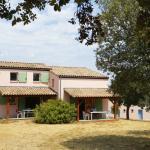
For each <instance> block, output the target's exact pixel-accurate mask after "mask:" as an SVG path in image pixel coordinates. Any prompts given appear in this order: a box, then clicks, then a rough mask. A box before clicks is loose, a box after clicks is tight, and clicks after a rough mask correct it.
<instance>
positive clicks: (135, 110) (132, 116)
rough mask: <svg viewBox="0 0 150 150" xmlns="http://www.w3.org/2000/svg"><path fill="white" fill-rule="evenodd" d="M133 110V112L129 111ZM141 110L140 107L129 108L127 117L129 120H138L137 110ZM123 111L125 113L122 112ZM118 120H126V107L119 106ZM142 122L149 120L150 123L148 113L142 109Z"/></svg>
mask: <svg viewBox="0 0 150 150" xmlns="http://www.w3.org/2000/svg"><path fill="white" fill-rule="evenodd" d="M132 109H133V112H132V111H131V110H132ZM139 109H141V108H140V107H138V106H131V107H130V110H129V115H130V119H133V120H139V117H138V110H139ZM124 110H125V112H124ZM120 118H124V119H125V118H126V106H123V105H122V106H121V107H120ZM143 120H149V121H150V111H149V112H147V111H146V110H145V108H144V109H143Z"/></svg>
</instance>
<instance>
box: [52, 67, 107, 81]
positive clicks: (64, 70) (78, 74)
mask: <svg viewBox="0 0 150 150" xmlns="http://www.w3.org/2000/svg"><path fill="white" fill-rule="evenodd" d="M51 68H52V70H51V72H53V73H54V74H56V75H57V76H59V77H64V78H82V77H83V78H103V79H108V77H106V76H104V75H102V74H100V73H99V72H96V71H93V70H90V69H88V68H86V67H60V66H52V67H51Z"/></svg>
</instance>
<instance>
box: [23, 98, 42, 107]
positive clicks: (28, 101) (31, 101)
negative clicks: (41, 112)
mask: <svg viewBox="0 0 150 150" xmlns="http://www.w3.org/2000/svg"><path fill="white" fill-rule="evenodd" d="M39 104H40V97H38V96H37V97H36V96H35V97H34V96H33V97H26V98H25V108H30V109H34V108H35V107H36V105H39Z"/></svg>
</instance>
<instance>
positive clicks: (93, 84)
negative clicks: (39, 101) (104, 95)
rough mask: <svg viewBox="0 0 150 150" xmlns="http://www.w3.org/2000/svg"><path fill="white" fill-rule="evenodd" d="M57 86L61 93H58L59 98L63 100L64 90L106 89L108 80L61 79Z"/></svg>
mask: <svg viewBox="0 0 150 150" xmlns="http://www.w3.org/2000/svg"><path fill="white" fill-rule="evenodd" d="M59 86H60V88H61V93H60V92H59V94H58V96H59V98H61V99H63V98H64V89H65V88H107V87H108V80H105V79H77V78H71V79H70V78H61V79H60V83H59Z"/></svg>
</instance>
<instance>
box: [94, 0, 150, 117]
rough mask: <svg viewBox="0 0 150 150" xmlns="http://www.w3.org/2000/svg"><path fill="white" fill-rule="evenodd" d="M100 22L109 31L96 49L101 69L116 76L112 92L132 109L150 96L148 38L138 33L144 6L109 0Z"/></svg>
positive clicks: (104, 3) (105, 3)
mask: <svg viewBox="0 0 150 150" xmlns="http://www.w3.org/2000/svg"><path fill="white" fill-rule="evenodd" d="M101 7H102V8H103V10H102V14H101V16H100V20H101V23H102V28H103V30H104V32H105V37H104V38H101V37H100V38H99V48H98V49H97V50H96V59H97V68H98V69H103V70H104V71H107V72H110V73H111V74H113V80H112V85H111V87H110V88H111V89H112V90H113V91H114V93H119V94H120V96H121V97H122V99H123V103H124V104H125V105H126V106H127V119H129V108H130V106H131V105H136V104H138V103H139V102H140V101H142V102H144V101H145V97H149V96H150V95H149V94H150V93H149V91H150V83H149V81H150V49H149V44H148V43H147V40H146V38H145V36H142V35H141V34H139V32H137V18H138V15H139V12H140V6H139V4H138V2H137V1H136V0H126V1H124V0H107V1H102V2H101Z"/></svg>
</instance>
